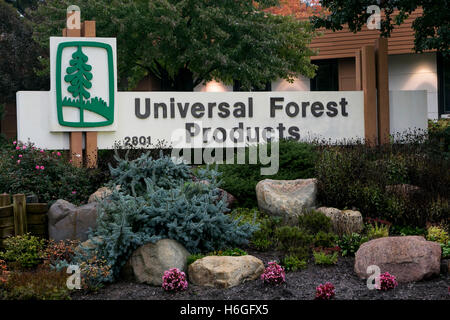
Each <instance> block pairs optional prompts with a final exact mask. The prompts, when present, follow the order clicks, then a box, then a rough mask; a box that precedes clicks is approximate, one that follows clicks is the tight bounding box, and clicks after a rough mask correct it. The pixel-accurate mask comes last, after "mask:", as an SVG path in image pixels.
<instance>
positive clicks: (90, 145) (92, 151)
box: [63, 12, 97, 168]
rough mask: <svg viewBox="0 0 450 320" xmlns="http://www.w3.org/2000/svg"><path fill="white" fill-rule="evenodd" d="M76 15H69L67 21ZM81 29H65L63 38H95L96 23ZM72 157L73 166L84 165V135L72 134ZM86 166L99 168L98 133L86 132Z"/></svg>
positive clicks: (90, 23)
mask: <svg viewBox="0 0 450 320" xmlns="http://www.w3.org/2000/svg"><path fill="white" fill-rule="evenodd" d="M72 14H74V12H72V13H67V19H69V17H70V16H71V15H72ZM80 26H81V28H80V29H68V28H65V29H63V36H65V37H66V36H67V37H95V36H96V31H95V21H84V22H83V23H81V25H80ZM69 134H70V139H69V140H70V155H71V159H72V164H73V165H74V166H76V167H81V166H82V165H83V133H82V132H70V133H69ZM86 166H87V167H88V168H96V167H97V132H86Z"/></svg>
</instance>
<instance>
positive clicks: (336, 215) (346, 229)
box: [317, 207, 364, 236]
mask: <svg viewBox="0 0 450 320" xmlns="http://www.w3.org/2000/svg"><path fill="white" fill-rule="evenodd" d="M317 211H319V212H322V213H323V214H325V215H326V216H327V217H329V218H330V219H331V223H332V225H333V232H334V233H336V234H338V235H340V236H341V235H343V234H352V233H353V232H356V233H360V232H361V231H362V229H363V228H364V221H363V217H362V215H361V212H359V211H353V210H339V209H336V208H327V207H320V208H319V209H317Z"/></svg>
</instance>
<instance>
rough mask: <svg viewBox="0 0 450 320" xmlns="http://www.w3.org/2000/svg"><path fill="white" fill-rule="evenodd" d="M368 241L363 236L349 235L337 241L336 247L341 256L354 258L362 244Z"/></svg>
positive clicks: (354, 233)
mask: <svg viewBox="0 0 450 320" xmlns="http://www.w3.org/2000/svg"><path fill="white" fill-rule="evenodd" d="M367 241H369V239H368V238H367V237H365V236H362V235H360V234H358V233H356V232H353V233H352V234H350V235H343V236H342V238H341V239H339V240H338V246H339V248H340V249H341V255H342V256H343V257H345V256H354V255H355V253H356V251H358V249H359V247H360V246H361V245H362V244H363V243H364V242H367Z"/></svg>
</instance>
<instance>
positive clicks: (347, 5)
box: [312, 0, 450, 55]
mask: <svg viewBox="0 0 450 320" xmlns="http://www.w3.org/2000/svg"><path fill="white" fill-rule="evenodd" d="M320 4H321V5H322V7H324V9H326V10H327V11H329V12H330V13H329V14H327V15H326V16H325V15H323V16H315V17H313V18H312V21H313V24H314V25H315V27H317V28H321V27H325V28H327V29H331V30H341V29H342V26H343V25H348V27H349V29H350V30H351V31H353V32H357V31H360V30H361V28H363V27H365V25H366V23H367V20H368V19H369V17H370V15H371V12H368V10H367V7H368V6H370V5H373V4H376V5H378V6H379V8H380V9H381V10H382V13H384V14H383V15H382V16H381V21H380V22H381V23H380V32H381V36H383V37H389V36H390V35H391V33H392V31H393V30H394V26H395V25H400V24H402V23H403V22H404V21H405V19H406V18H407V17H408V16H409V15H410V14H411V13H412V12H413V11H415V10H416V9H422V15H421V16H419V17H417V18H416V19H415V20H414V21H413V23H412V28H413V29H414V31H415V41H414V49H415V50H416V52H423V51H424V50H433V49H435V50H437V51H440V52H442V53H443V54H444V55H448V54H449V53H450V50H449V43H450V39H449V34H450V26H449V21H450V12H449V10H443V8H448V6H449V5H450V1H448V0H442V1H429V0H402V1H378V2H375V3H374V2H373V1H371V0H351V1H350V0H320ZM394 10H395V11H396V13H395V15H394Z"/></svg>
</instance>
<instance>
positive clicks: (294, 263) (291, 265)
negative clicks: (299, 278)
mask: <svg viewBox="0 0 450 320" xmlns="http://www.w3.org/2000/svg"><path fill="white" fill-rule="evenodd" d="M281 265H282V266H283V267H284V269H285V270H286V271H297V270H302V269H305V268H306V267H307V266H308V263H307V261H306V260H305V259H299V258H298V257H297V256H295V255H288V256H285V257H284V258H283V260H282V261H281Z"/></svg>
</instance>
